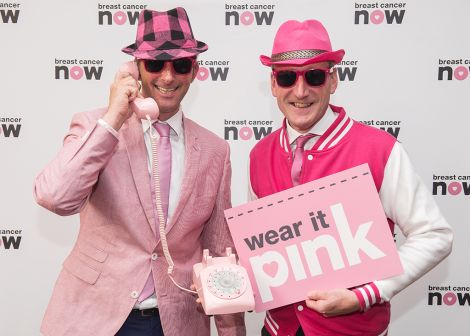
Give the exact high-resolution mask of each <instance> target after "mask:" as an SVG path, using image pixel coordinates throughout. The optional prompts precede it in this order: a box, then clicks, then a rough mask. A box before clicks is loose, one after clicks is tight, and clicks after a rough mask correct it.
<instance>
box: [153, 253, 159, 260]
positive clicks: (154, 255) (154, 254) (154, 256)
mask: <svg viewBox="0 0 470 336" xmlns="http://www.w3.org/2000/svg"><path fill="white" fill-rule="evenodd" d="M157 258H158V255H157V254H156V253H152V260H153V261H155V260H157Z"/></svg>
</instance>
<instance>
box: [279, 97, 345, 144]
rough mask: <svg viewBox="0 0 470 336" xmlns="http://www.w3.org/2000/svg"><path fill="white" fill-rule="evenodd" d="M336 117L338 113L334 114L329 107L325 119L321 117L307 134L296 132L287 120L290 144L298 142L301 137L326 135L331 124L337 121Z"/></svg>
mask: <svg viewBox="0 0 470 336" xmlns="http://www.w3.org/2000/svg"><path fill="white" fill-rule="evenodd" d="M336 116H337V113H335V112H333V110H332V109H331V107H330V106H328V108H327V109H326V112H325V114H324V115H323V117H321V119H320V120H318V121H317V122H316V123H315V125H313V126H312V128H311V129H310V130H309V131H308V132H306V133H300V132H298V131H296V130H295V129H293V128H292V126H291V125H289V120H286V128H287V138H288V139H289V143H290V144H292V143H294V141H295V140H297V138H298V137H299V136H301V135H305V134H316V135H319V136H322V135H323V133H325V132H326V130H327V129H328V128H329V127H330V126H331V124H333V122H334V121H335V120H336Z"/></svg>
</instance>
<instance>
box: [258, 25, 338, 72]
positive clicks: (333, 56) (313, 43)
mask: <svg viewBox="0 0 470 336" xmlns="http://www.w3.org/2000/svg"><path fill="white" fill-rule="evenodd" d="M343 56H344V50H343V49H340V50H337V51H333V50H332V48H331V42H330V37H329V36H328V32H327V31H326V29H325V27H323V25H322V24H321V23H320V22H319V21H317V20H307V21H304V22H299V21H295V20H289V21H286V22H284V23H283V24H282V25H281V26H280V27H279V29H278V31H277V33H276V37H275V38H274V44H273V50H272V53H271V57H268V56H265V55H261V56H260V60H261V63H263V64H264V65H266V66H273V65H276V64H279V65H281V64H285V65H306V64H311V63H319V62H325V61H332V62H334V63H335V64H337V63H339V62H341V60H342V59H343Z"/></svg>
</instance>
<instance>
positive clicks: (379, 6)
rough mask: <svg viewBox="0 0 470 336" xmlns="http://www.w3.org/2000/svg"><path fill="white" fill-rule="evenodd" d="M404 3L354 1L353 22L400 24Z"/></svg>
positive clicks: (403, 13)
mask: <svg viewBox="0 0 470 336" xmlns="http://www.w3.org/2000/svg"><path fill="white" fill-rule="evenodd" d="M405 6H406V3H404V2H389V3H378V2H375V3H355V4H354V8H355V9H356V10H355V11H354V24H369V22H370V23H373V24H375V25H379V24H382V23H386V24H402V22H403V18H404V16H405V12H406V10H405V9H401V8H405Z"/></svg>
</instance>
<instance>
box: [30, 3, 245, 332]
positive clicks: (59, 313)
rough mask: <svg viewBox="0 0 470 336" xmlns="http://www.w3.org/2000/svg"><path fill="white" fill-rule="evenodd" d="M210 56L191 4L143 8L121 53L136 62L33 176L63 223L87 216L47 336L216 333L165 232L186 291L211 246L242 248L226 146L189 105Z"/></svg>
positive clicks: (229, 325)
mask: <svg viewBox="0 0 470 336" xmlns="http://www.w3.org/2000/svg"><path fill="white" fill-rule="evenodd" d="M206 50H207V45H206V44H205V43H203V42H200V41H197V40H196V39H195V38H194V37H193V32H192V29H191V25H190V23H189V19H188V17H187V14H186V11H185V10H184V9H183V8H175V9H172V10H168V11H166V12H157V11H153V10H144V11H142V12H141V13H140V16H139V21H138V28H137V36H136V41H135V43H133V44H131V45H129V46H128V47H125V48H124V49H123V51H124V52H125V53H127V54H129V55H132V56H133V57H134V58H135V64H131V66H129V67H128V68H127V69H126V70H123V71H120V72H118V74H117V75H116V77H115V79H114V82H113V83H112V85H111V90H110V95H109V104H108V106H107V107H106V108H101V109H97V110H94V111H90V112H83V113H78V114H76V115H75V116H74V117H73V120H72V123H71V125H70V130H69V133H68V134H67V135H66V137H65V139H64V144H63V148H62V150H61V151H60V152H59V154H58V155H57V157H56V158H55V159H54V160H53V161H52V162H51V163H50V164H49V165H48V166H47V167H46V168H45V169H44V170H43V171H42V172H41V173H40V174H39V175H38V177H37V178H36V181H35V186H34V196H35V198H36V200H37V202H38V203H39V204H40V205H42V206H44V207H45V208H47V209H49V210H51V211H53V212H55V213H57V214H59V215H62V216H66V215H72V214H76V213H80V231H79V234H78V237H77V241H76V244H75V246H74V247H73V249H72V251H71V253H70V255H69V256H68V257H67V259H66V260H65V262H64V264H63V269H62V271H61V273H60V275H59V278H58V280H57V282H56V285H55V288H54V291H53V294H52V298H51V300H50V302H49V305H48V307H47V311H46V313H45V316H44V320H43V323H42V326H41V332H42V334H44V335H47V336H62V335H69V336H84V335H87V336H88V335H96V336H112V335H117V336H162V335H165V336H181V335H200V336H208V335H209V334H210V327H209V326H210V320H209V317H208V316H206V315H205V314H204V312H202V311H201V310H200V309H198V308H199V304H198V303H196V297H195V296H194V295H193V294H191V293H187V292H186V291H183V290H182V289H180V288H178V287H177V286H175V284H173V282H172V281H171V279H170V278H169V275H168V273H169V271H168V264H167V260H166V258H165V255H166V254H165V253H164V252H163V249H162V243H161V241H160V237H161V236H160V231H159V224H162V228H163V231H165V232H166V235H165V236H166V237H167V242H168V247H169V250H170V253H171V258H172V260H173V262H174V268H173V271H172V276H173V278H174V280H175V282H177V283H179V284H180V285H181V286H182V287H186V288H189V286H190V285H191V282H192V281H191V275H192V267H193V265H194V264H196V263H198V262H200V261H201V258H202V251H203V249H205V248H207V249H209V250H210V253H211V255H215V256H216V255H222V254H224V253H225V249H226V247H233V242H232V239H231V237H230V233H229V230H228V228H227V225H226V223H225V221H224V214H223V210H224V209H226V208H229V207H230V179H231V166H230V153H229V146H228V144H227V142H225V141H224V140H222V139H220V138H219V137H218V136H216V135H215V134H213V133H212V132H210V131H208V130H206V129H204V128H203V127H201V126H199V125H198V124H196V123H195V122H193V121H191V120H190V119H188V118H187V117H186V116H184V115H183V111H182V108H181V101H182V99H183V98H184V96H185V94H186V92H187V91H188V89H189V86H190V85H191V83H192V81H193V80H194V78H195V76H196V74H197V71H198V65H197V62H196V56H197V55H198V54H199V53H201V52H204V51H206ZM136 67H137V68H136ZM137 77H139V80H140V82H141V85H142V91H141V92H140V91H139V86H140V83H139V82H138V80H137ZM137 97H139V98H143V97H150V98H153V100H154V101H156V103H157V104H158V109H159V116H158V120H156V119H157V115H156V114H155V113H153V114H152V113H148V114H149V119H150V114H152V115H154V118H152V119H153V120H143V119H140V118H139V117H138V116H137V115H136V114H135V113H134V112H136V110H135V109H134V107H133V106H134V105H133V103H134V100H135V99H136V98H137ZM153 112H156V109H155V111H153ZM157 133H158V134H157ZM152 138H155V140H154V141H155V142H158V147H157V148H158V150H157V151H153V149H154V145H155V142H154V141H152ZM154 162H158V169H156V168H155V169H154V168H153V167H154V165H153V163H154ZM154 173H155V176H156V174H157V173H158V174H159V177H160V179H153V176H152V174H154ZM158 180H159V181H160V182H159V185H160V192H158V191H157V190H158V189H156V185H157V183H155V185H154V182H155V181H158ZM158 196H160V199H161V202H159V201H158V200H156V199H157V198H158ZM160 205H161V206H160ZM162 239H163V235H162ZM215 323H216V326H217V329H218V333H219V335H245V325H244V321H243V314H231V315H229V314H227V315H220V316H215Z"/></svg>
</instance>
